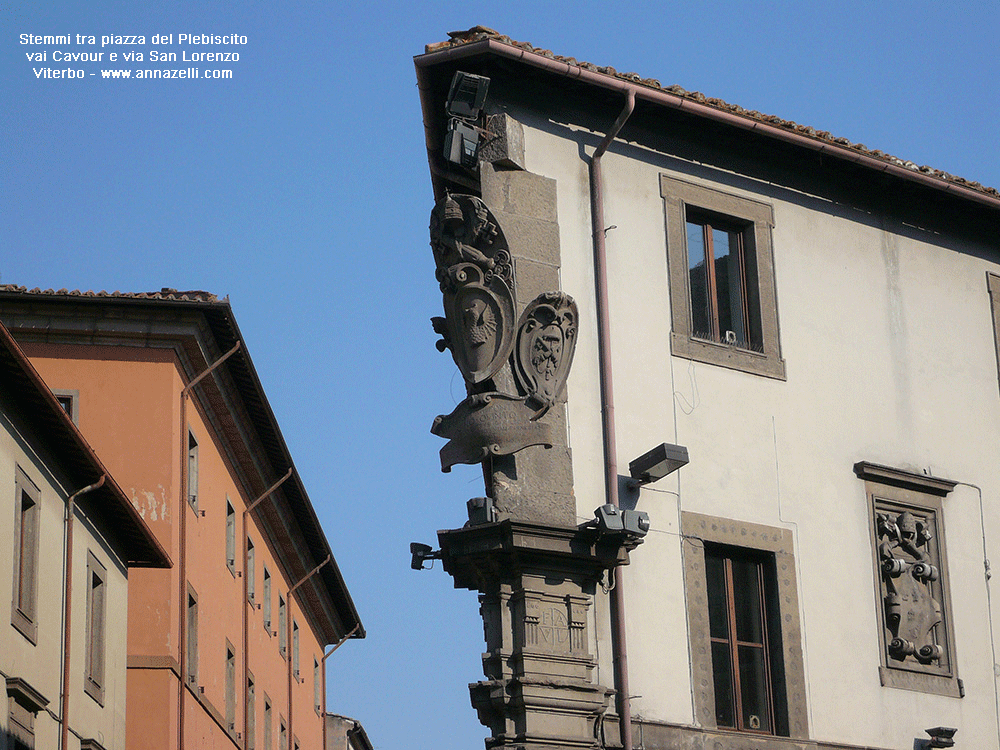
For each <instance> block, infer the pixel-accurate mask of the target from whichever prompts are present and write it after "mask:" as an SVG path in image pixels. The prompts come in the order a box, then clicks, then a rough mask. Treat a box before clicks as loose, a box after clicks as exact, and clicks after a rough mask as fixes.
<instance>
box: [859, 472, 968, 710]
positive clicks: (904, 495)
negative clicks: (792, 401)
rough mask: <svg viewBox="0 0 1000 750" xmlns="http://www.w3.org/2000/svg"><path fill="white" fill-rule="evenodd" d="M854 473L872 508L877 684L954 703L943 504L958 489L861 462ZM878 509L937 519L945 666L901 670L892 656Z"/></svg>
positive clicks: (957, 688) (957, 691)
mask: <svg viewBox="0 0 1000 750" xmlns="http://www.w3.org/2000/svg"><path fill="white" fill-rule="evenodd" d="M854 473H855V474H856V475H857V476H858V478H859V479H862V480H863V481H864V483H865V494H866V500H867V503H866V504H867V506H868V536H869V539H870V541H871V547H872V572H873V576H872V581H873V583H874V590H875V610H876V617H877V623H878V641H879V681H880V682H881V684H882V686H883V687H889V688H897V689H900V690H913V691H916V692H921V693H930V694H932V695H944V696H949V697H952V698H961V697H962V692H963V691H962V685H961V680H960V679H959V677H958V661H957V656H956V648H955V631H954V622H955V620H954V617H953V614H952V608H951V585H950V582H949V575H948V555H947V550H946V544H945V526H944V503H943V500H944V498H945V497H946V496H947V495H948V494H949V493H950V492H951V490H952V489H954V487H955V486H956V485H957V484H958V483H957V482H953V481H951V480H948V479H941V478H939V477H930V476H925V475H923V474H916V473H913V472H909V471H905V470H903V469H896V468H893V467H889V466H883V465H880V464H875V463H870V462H867V461H859V462H858V463H856V464H855V465H854ZM879 509H891V510H897V509H903V510H905V509H911V510H915V511H917V512H919V513H922V514H930V515H933V517H934V526H935V531H936V534H935V536H936V547H935V550H936V565H937V567H938V570H939V573H940V578H939V580H940V585H941V602H940V605H941V611H942V616H943V618H942V619H943V620H944V622H943V623H942V625H943V629H942V636H943V639H944V640H945V641H946V643H945V647H944V654H945V656H946V658H947V665H945V666H943V667H939V668H936V669H928V668H926V667H916V666H914V667H909V666H906V667H904V666H899V665H895V664H893V663H892V661H891V660H890V658H889V656H888V644H887V642H886V634H887V631H886V625H885V611H884V607H883V606H882V605H881V602H882V598H883V591H882V582H881V574H880V570H881V562H880V561H879V552H878V539H877V535H876V530H875V525H876V513H877V512H878V510H879Z"/></svg>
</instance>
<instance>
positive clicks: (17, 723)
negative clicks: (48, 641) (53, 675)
mask: <svg viewBox="0 0 1000 750" xmlns="http://www.w3.org/2000/svg"><path fill="white" fill-rule="evenodd" d="M5 682H6V687H7V719H8V723H7V735H8V739H9V740H13V741H14V744H12V747H16V743H21V745H22V746H23V747H27V748H33V747H34V746H35V717H36V716H37V715H38V713H39V712H40V711H44V710H45V707H46V706H47V705H48V704H49V699H48V698H46V697H45V696H44V695H42V694H41V693H39V692H38V691H37V690H36V689H35V688H34V687H33V686H32V685H31V684H29V683H28V681H27V680H25V679H23V678H21V677H7V678H6V680H5Z"/></svg>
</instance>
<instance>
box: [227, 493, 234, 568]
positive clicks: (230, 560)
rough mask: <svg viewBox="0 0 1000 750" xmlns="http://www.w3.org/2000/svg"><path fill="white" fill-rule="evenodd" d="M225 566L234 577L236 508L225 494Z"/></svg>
mask: <svg viewBox="0 0 1000 750" xmlns="http://www.w3.org/2000/svg"><path fill="white" fill-rule="evenodd" d="M226 567H227V568H229V572H230V573H232V575H233V578H235V577H236V508H234V507H233V503H232V501H231V500H230V499H229V495H228V494H226Z"/></svg>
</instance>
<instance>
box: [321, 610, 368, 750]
mask: <svg viewBox="0 0 1000 750" xmlns="http://www.w3.org/2000/svg"><path fill="white" fill-rule="evenodd" d="M360 629H361V623H360V622H359V623H358V624H357V625H355V626H354V627H353V628H351V632H349V633H348V634H347V635H345V636H344V637H343V638H341V639H340V640H339V641H337V642H336V643H335V644H334V646H333V648H331V649H330V650H329V651H327V652H326V653H325V654H323V658H322V660H321V661H320V664H321V665H322V668H323V709H322V711H320V713H321V714H322V715H323V747H324V748H325V747H327V744H326V660H327V659H329V658H330V657H331V656H333V652H334V651H336V650H337V649H338V648H340V647H341V646H343V645H344V643H346V642H347V639H348V638H350V637H351V636H352V635H354V634H355V633H357V632H358V630H360Z"/></svg>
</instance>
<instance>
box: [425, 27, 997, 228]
mask: <svg viewBox="0 0 1000 750" xmlns="http://www.w3.org/2000/svg"><path fill="white" fill-rule="evenodd" d="M449 37H450V39H449V40H448V41H446V42H440V43H437V44H429V45H427V47H426V50H425V53H424V54H423V55H418V56H417V57H415V58H414V64H415V65H416V68H417V82H418V87H419V90H420V98H421V105H422V108H423V115H424V132H425V137H426V140H427V149H428V159H429V162H430V166H431V171H432V174H437V172H438V171H439V170H438V168H437V166H436V160H437V158H438V154H439V153H440V150H441V145H440V138H441V134H440V132H439V129H438V125H437V123H438V122H439V121H440V120H441V119H442V118H443V107H440V106H439V105H441V104H442V102H441V101H440V100H439V99H438V98H437V97H436V96H434V87H432V86H431V85H430V80H429V78H428V74H429V71H430V70H431V69H432V68H434V67H435V66H438V65H445V64H448V63H455V62H458V61H474V60H476V59H477V58H485V57H490V56H493V57H495V58H499V59H503V60H506V61H509V62H511V63H514V64H515V65H517V66H522V67H523V69H524V70H525V72H526V73H529V72H533V73H534V74H539V75H547V76H550V77H552V78H561V79H563V81H564V82H574V83H576V84H578V85H584V86H589V87H592V88H594V89H595V90H604V91H612V92H620V93H622V94H625V93H626V92H627V91H629V90H631V91H633V92H634V94H635V97H636V100H637V101H642V102H646V103H647V104H650V105H652V106H655V107H663V108H669V109H672V110H680V111H684V112H686V113H689V114H691V115H693V116H696V117H701V118H704V119H707V120H710V121H713V122H715V123H718V124H720V125H723V126H727V127H732V128H738V129H742V130H746V131H752V132H754V133H755V134H757V135H759V136H763V137H765V138H769V139H773V140H775V141H780V142H783V143H787V144H791V145H793V146H795V147H798V148H802V149H808V150H811V151H815V152H819V153H822V154H823V156H824V157H825V158H831V159H836V160H840V161H843V162H847V163H850V164H854V165H857V166H860V167H862V168H865V169H868V170H872V171H874V172H879V173H882V174H886V175H890V176H891V177H894V178H898V179H900V180H904V181H907V182H910V183H916V184H919V185H921V186H923V187H928V188H931V189H933V190H938V191H941V192H943V193H946V194H948V195H951V196H954V197H957V198H959V199H962V200H966V201H971V202H973V203H977V204H979V205H982V206H986V207H988V208H992V209H994V210H1000V191H998V190H997V189H995V188H992V187H987V186H984V185H982V184H980V183H978V182H974V181H972V180H967V179H964V178H962V177H958V176H956V175H952V174H949V173H947V172H944V171H942V170H939V169H934V168H933V167H928V166H919V165H917V164H914V163H913V162H910V161H906V160H903V159H899V158H897V157H895V156H891V155H889V154H887V153H885V152H883V151H880V150H878V149H869V148H867V147H866V146H864V145H862V144H859V143H852V142H851V141H849V140H848V139H846V138H837V137H835V136H833V135H831V134H830V133H828V132H826V131H821V130H817V129H815V128H812V127H808V126H805V125H799V124H798V123H795V122H792V121H790V120H784V119H782V118H780V117H775V116H772V115H765V114H761V113H760V112H757V111H752V110H746V109H744V108H743V107H740V106H737V105H733V104H728V103H726V102H724V101H722V100H721V99H713V98H710V97H706V96H705V95H704V94H700V93H698V92H690V91H686V90H684V89H683V88H681V87H680V86H667V87H664V86H662V85H661V84H660V82H659V81H657V80H656V79H652V78H643V77H641V76H639V75H638V74H636V73H619V72H618V71H616V70H615V69H614V68H611V67H599V66H596V65H593V64H591V63H588V62H579V61H577V60H576V59H575V58H572V57H563V56H561V55H556V54H553V53H552V52H551V51H550V50H546V49H540V48H537V47H534V46H533V45H531V44H528V43H526V42H517V41H514V40H513V39H511V38H510V37H507V36H504V35H502V34H500V33H498V32H496V31H494V30H492V29H489V28H486V27H484V26H475V27H473V28H471V29H469V30H468V31H460V32H450V33H449ZM439 109H440V111H438V110H439Z"/></svg>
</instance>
